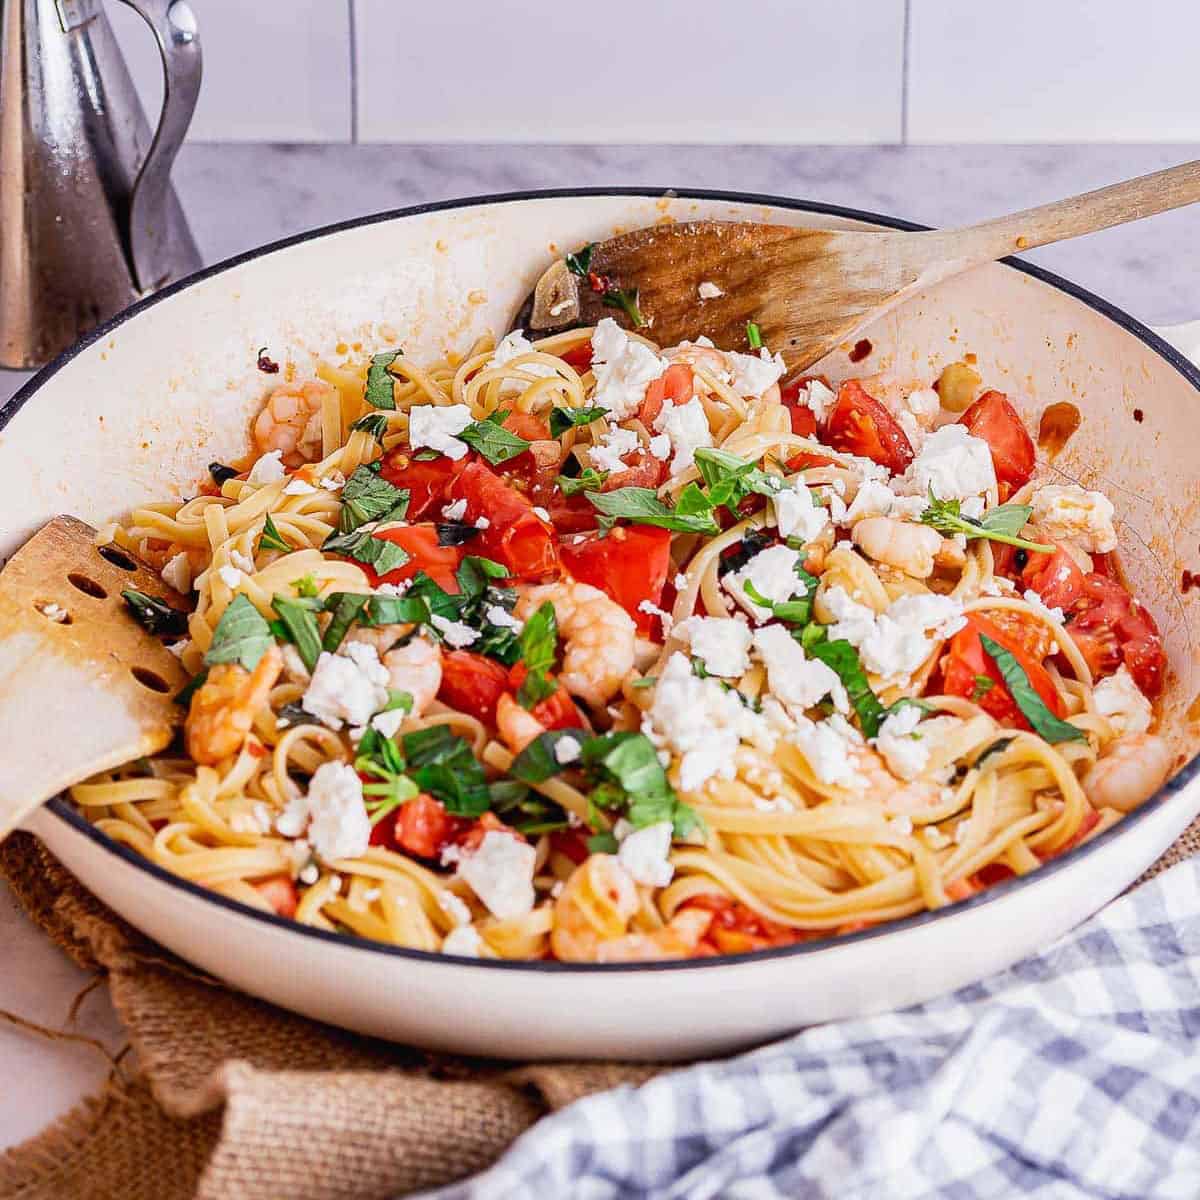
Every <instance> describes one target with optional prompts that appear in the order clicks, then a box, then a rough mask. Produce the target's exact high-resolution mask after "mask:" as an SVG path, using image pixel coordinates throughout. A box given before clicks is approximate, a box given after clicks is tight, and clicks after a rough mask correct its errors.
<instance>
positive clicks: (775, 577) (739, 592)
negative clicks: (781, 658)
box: [721, 546, 803, 623]
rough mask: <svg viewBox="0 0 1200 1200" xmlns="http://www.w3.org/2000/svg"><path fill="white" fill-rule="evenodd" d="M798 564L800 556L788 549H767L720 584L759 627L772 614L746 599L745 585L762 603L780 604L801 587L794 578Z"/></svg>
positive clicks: (798, 578)
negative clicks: (764, 601)
mask: <svg viewBox="0 0 1200 1200" xmlns="http://www.w3.org/2000/svg"><path fill="white" fill-rule="evenodd" d="M800 561H801V559H800V554H799V553H798V552H797V551H795V550H793V549H791V548H790V547H788V546H770V547H768V548H767V549H766V550H760V551H759V553H757V554H756V555H755V556H754V557H753V558H752V559H751V560H750V561H749V562H748V563H747V564H746V565H745V566H744V567H742V569H741V570H740V571H730V572H729V574H728V575H726V576H725V578H724V579H723V580H722V581H721V582H722V583H723V585H724V587H725V589H726V591H728V592H729V594H730V595H731V596H732V597H733V598H734V599H735V600H736V601H737V602H738V603H739V604H740V605H741V606H742V607H743V608H744V609H745V610H746V611H747V612H748V613H749V614H750V615H751V616H752V617H753V618H754V619H755V620H756V621H758V622H760V623H761V622H763V621H766V620H768V619H769V618H770V616H771V610H770V609H767V608H763V607H762V606H761V605H759V604H756V603H755V602H754V601H753V600H751V599H750V597H749V596H747V595H746V591H745V586H746V584H747V583H749V584H750V586H751V587H753V588H754V590H755V591H756V592H757V593H758V595H760V596H761V597H762V598H763V599H764V600H767V601H774V602H775V603H776V604H782V603H783V602H784V601H785V600H790V599H791V598H792V597H793V596H794V595H795V594H796V593H797V592H798V591H800V590H801V588H802V587H803V584H802V583H801V582H800V577H799V575H797V574H796V564H797V563H799V562H800Z"/></svg>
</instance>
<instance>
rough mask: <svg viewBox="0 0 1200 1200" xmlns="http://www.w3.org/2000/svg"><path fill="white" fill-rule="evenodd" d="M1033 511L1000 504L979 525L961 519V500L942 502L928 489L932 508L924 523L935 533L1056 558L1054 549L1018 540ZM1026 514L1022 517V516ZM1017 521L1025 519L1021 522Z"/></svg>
mask: <svg viewBox="0 0 1200 1200" xmlns="http://www.w3.org/2000/svg"><path fill="white" fill-rule="evenodd" d="M1032 511H1033V510H1032V509H1031V508H1029V507H1028V506H1027V505H1024V504H1001V505H1000V506H998V507H997V508H994V509H992V510H991V512H987V513H984V515H983V517H982V518H981V519H980V520H978V521H976V520H975V519H974V518H972V517H964V516H963V515H962V504H961V503H960V502H959V501H958V500H939V499H938V498H937V497H936V496H935V495H934V494H933V488H932V487H931V488H930V489H929V507H928V508H926V509H925V511H924V512H923V513H922V514H921V523H922V524H923V525H929V526H931V527H932V528H934V529H936V530H937V531H938V533H944V534H948V535H950V534H956V533H961V534H962V535H963V536H964V537H966V538H985V539H987V540H988V541H992V542H1004V543H1005V544H1006V545H1008V546H1016V547H1017V548H1018V549H1021V550H1029V551H1032V552H1034V553H1036V554H1053V553H1054V547H1053V546H1047V545H1045V544H1044V543H1042V542H1030V541H1027V540H1026V539H1025V538H1021V537H1017V536H1016V535H1017V533H1018V532H1019V531H1020V530H1021V528H1022V527H1023V526H1024V524H1025V522H1026V520H1028V517H1029V514H1030V513H1031V512H1032ZM1022 514H1023V516H1022ZM1018 517H1021V518H1022V519H1021V520H1019V521H1018Z"/></svg>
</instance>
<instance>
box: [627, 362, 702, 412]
mask: <svg viewBox="0 0 1200 1200" xmlns="http://www.w3.org/2000/svg"><path fill="white" fill-rule="evenodd" d="M695 390H696V381H695V376H694V375H693V374H692V368H691V367H689V366H688V365H687V363H672V364H671V365H670V366H669V367H668V368H667V369H666V370H665V371H664V372H663V373H662V374H661V375H660V376H659V377H658V378H657V379H655V380H654V381H653V382H652V383H651V384H650V386H649V387H648V388H646V398H645V399H644V400H643V401H642V403H641V407H640V408H639V409H638V416H639V417H640V418H641V421H642V424H643V425H646V426H647V427H649V426H651V425H653V424H654V421H655V418H657V416H658V414H659V413H661V412H662V410H663V405H664V404H666V403H667V401H668V400H669V401H670V402H671V403H672V404H686V403H687V402H688V401H689V400H690V399H691V398H692V393H693V392H694V391H695Z"/></svg>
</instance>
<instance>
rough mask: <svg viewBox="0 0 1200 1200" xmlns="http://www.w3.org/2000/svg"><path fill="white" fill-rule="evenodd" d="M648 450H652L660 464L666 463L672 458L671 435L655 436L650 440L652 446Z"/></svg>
mask: <svg viewBox="0 0 1200 1200" xmlns="http://www.w3.org/2000/svg"><path fill="white" fill-rule="evenodd" d="M648 449H649V450H650V453H651V454H653V455H654V457H655V458H657V459H658V461H659V462H666V461H667V459H668V458H670V457H671V438H670V435H669V434H665V433H659V434H655V436H654V437H652V438H651V439H650V445H649V447H648Z"/></svg>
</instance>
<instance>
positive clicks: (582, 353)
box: [558, 339, 592, 375]
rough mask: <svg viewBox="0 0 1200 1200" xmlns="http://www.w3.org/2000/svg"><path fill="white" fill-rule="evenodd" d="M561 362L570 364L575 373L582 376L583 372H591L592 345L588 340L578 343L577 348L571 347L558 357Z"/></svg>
mask: <svg viewBox="0 0 1200 1200" xmlns="http://www.w3.org/2000/svg"><path fill="white" fill-rule="evenodd" d="M558 357H559V358H561V359H562V360H563V362H565V363H568V364H570V365H571V366H572V367H574V368H575V370H576V371H578V372H579V373H580V375H582V374H583V373H584V371H588V370H591V366H592V343H591V340H590V339H589V340H588V341H586V342H580V343H579V345H578V346H572V347H571V349H570V350H567V351H565V352H564V353H562V354H560V355H559V356H558Z"/></svg>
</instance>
